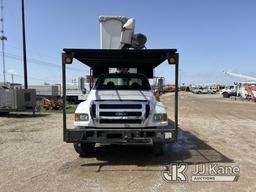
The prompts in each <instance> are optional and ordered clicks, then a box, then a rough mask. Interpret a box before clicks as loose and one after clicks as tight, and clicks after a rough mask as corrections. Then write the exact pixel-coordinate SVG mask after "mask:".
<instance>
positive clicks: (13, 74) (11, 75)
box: [11, 73, 14, 83]
mask: <svg viewBox="0 0 256 192" xmlns="http://www.w3.org/2000/svg"><path fill="white" fill-rule="evenodd" d="M11 76H12V83H14V74H13V73H12V74H11Z"/></svg>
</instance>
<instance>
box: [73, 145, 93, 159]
mask: <svg viewBox="0 0 256 192" xmlns="http://www.w3.org/2000/svg"><path fill="white" fill-rule="evenodd" d="M94 147H95V143H74V148H75V151H76V152H77V153H78V154H79V155H80V157H87V156H88V155H90V154H91V153H92V152H93V151H94Z"/></svg>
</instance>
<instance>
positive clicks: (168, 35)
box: [0, 0, 256, 84]
mask: <svg viewBox="0 0 256 192" xmlns="http://www.w3.org/2000/svg"><path fill="white" fill-rule="evenodd" d="M4 7H5V8H4V17H5V35H6V36H7V37H8V41H7V42H6V55H7V58H6V69H7V71H15V72H16V74H17V75H16V76H15V80H16V81H18V82H23V79H22V75H23V68H22V65H23V64H22V60H21V59H22V49H21V48H22V39H21V37H22V33H21V5H20V0H4ZM255 8H256V1H253V0H251V1H250V0H240V1H236V0H193V1H191V0H176V1H174V0H166V1H164V0H158V1H149V0H147V1H146V0H140V1H138V0H136V1H135V0H131V1H117V0H116V1H114V0H108V1H100V0H94V1H86V0H73V1H71V0H54V1H52V0H36V1H35V0H25V11H26V38H27V57H28V69H29V70H28V72H29V73H28V77H29V83H31V84H41V83H43V81H45V82H49V83H53V82H60V81H61V68H60V65H61V59H60V58H61V52H62V49H63V48H70V47H72V48H99V22H98V17H99V15H122V16H127V17H134V18H135V19H136V29H135V30H136V32H141V33H144V34H146V35H147V38H148V42H147V45H146V46H147V48H177V49H178V51H179V53H180V68H181V71H180V74H181V82H182V83H186V84H189V83H214V82H217V83H232V82H234V81H240V80H241V79H236V78H231V77H227V76H225V75H224V74H223V72H222V71H224V70H228V71H232V72H236V73H242V74H245V75H251V76H254V77H255V76H256V70H255V64H256V24H255V23H256V11H255ZM0 63H1V74H0V78H1V80H0V81H2V79H3V76H2V57H1V58H0ZM85 74H88V68H86V67H85V66H84V65H81V64H79V63H78V62H75V63H74V64H73V65H72V69H70V70H69V71H68V78H69V80H70V79H72V78H77V77H79V76H83V75H85ZM155 74H156V75H160V76H165V77H166V78H167V81H173V79H174V76H173V69H172V67H171V66H168V64H167V63H164V64H162V65H161V66H160V67H158V68H157V69H156V71H155ZM7 80H9V81H10V80H11V78H10V75H9V74H7Z"/></svg>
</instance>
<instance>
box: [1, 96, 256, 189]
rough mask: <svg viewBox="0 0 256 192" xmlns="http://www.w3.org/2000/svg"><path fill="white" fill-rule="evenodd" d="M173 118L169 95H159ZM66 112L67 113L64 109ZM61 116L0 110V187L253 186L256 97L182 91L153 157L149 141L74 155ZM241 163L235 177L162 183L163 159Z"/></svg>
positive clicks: (206, 163)
mask: <svg viewBox="0 0 256 192" xmlns="http://www.w3.org/2000/svg"><path fill="white" fill-rule="evenodd" d="M162 101H163V102H164V103H165V104H166V106H167V107H168V111H169V117H170V118H172V109H173V95H170V94H169V95H165V96H163V97H162ZM68 117H69V118H70V119H72V116H71V115H69V116H68ZM61 118H62V115H61V114H41V115H38V116H37V117H31V116H30V115H11V116H9V117H0V153H1V156H0V165H1V166H0V191H51V192H52V191H77V192H79V191H256V182H255V179H254V178H255V175H256V169H255V167H256V162H255V160H256V149H255V145H256V139H255V138H256V104H255V103H251V102H242V101H234V100H230V99H223V98H221V97H220V96H219V95H192V94H188V93H181V95H180V123H179V124H180V132H179V133H180V134H179V141H178V143H176V144H172V145H167V146H165V155H164V156H160V157H155V156H153V155H152V154H151V152H150V148H148V147H132V146H129V147H127V146H98V147H97V148H96V151H95V154H93V155H92V156H91V157H90V158H85V159H82V158H79V157H78V155H77V154H76V153H75V151H74V149H73V146H72V144H66V143H63V141H62V119H61ZM175 162H186V163H188V164H189V168H188V170H187V174H188V178H189V177H190V176H191V171H192V170H194V164H200V165H201V164H202V165H208V164H210V163H217V164H218V165H232V166H239V167H240V178H239V180H238V181H237V182H191V181H188V182H186V183H167V182H165V181H164V180H163V179H162V177H161V170H165V165H168V164H170V163H175Z"/></svg>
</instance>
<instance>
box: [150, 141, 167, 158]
mask: <svg viewBox="0 0 256 192" xmlns="http://www.w3.org/2000/svg"><path fill="white" fill-rule="evenodd" d="M152 152H153V154H154V155H157V156H159V155H163V154H164V144H163V143H154V144H153V146H152Z"/></svg>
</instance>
